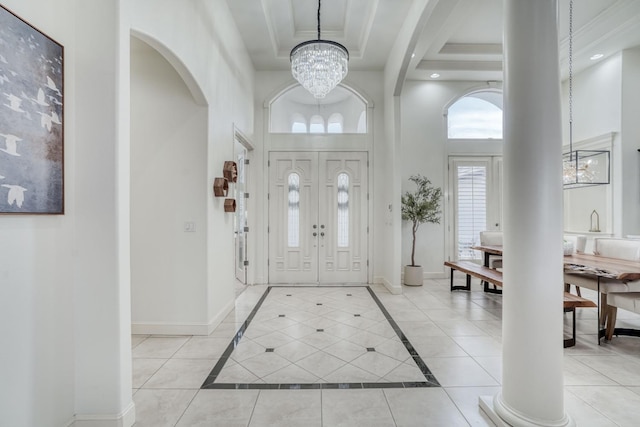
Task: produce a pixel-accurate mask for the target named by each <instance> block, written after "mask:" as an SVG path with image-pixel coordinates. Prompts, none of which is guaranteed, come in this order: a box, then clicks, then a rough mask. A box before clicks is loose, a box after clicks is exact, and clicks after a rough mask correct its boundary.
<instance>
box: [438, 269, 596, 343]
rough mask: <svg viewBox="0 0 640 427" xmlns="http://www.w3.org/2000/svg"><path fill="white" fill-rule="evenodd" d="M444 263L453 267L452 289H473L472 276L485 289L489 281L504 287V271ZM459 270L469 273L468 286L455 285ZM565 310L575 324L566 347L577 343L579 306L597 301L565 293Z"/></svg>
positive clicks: (594, 305)
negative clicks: (480, 282) (455, 274)
mask: <svg viewBox="0 0 640 427" xmlns="http://www.w3.org/2000/svg"><path fill="white" fill-rule="evenodd" d="M444 265H445V266H447V267H449V268H450V269H451V286H450V287H451V290H452V291H454V290H465V291H470V290H471V276H473V277H477V278H478V279H480V280H482V281H483V282H484V283H485V285H484V286H485V289H486V287H487V285H488V283H492V284H494V285H496V286H500V287H502V272H501V271H499V270H494V269H492V268H489V267H485V266H483V265H480V264H476V263H475V262H472V261H464V260H463V261H445V262H444ZM454 270H458V271H460V272H462V273H464V274H466V275H467V283H466V286H454V285H453V272H454ZM563 305H564V311H565V312H571V313H572V314H573V326H572V334H571V338H565V340H564V347H572V346H574V345H576V308H577V307H597V305H596V303H594V302H593V301H591V300H588V299H586V298H582V297H581V296H579V295H574V294H570V293H569V292H565V293H564V304H563Z"/></svg>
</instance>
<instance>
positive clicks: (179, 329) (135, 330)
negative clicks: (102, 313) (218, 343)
mask: <svg viewBox="0 0 640 427" xmlns="http://www.w3.org/2000/svg"><path fill="white" fill-rule="evenodd" d="M235 304H236V302H235V299H233V300H231V301H229V303H228V304H227V305H226V306H225V307H224V308H223V309H222V310H221V311H220V312H218V314H216V315H215V316H214V317H213V318H212V319H211V320H209V322H208V323H171V322H134V323H131V333H132V334H133V335H209V334H210V333H211V332H213V330H214V329H215V328H217V327H218V325H220V323H222V321H223V320H224V318H225V317H227V315H228V314H229V313H231V311H232V310H233V308H234V307H235Z"/></svg>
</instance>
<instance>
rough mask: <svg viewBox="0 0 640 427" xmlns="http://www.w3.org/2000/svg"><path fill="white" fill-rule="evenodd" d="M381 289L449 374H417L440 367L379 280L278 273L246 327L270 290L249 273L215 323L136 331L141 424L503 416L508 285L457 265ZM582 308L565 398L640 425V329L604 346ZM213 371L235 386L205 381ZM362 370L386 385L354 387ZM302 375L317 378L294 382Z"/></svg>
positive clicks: (579, 415)
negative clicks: (457, 274) (500, 286)
mask: <svg viewBox="0 0 640 427" xmlns="http://www.w3.org/2000/svg"><path fill="white" fill-rule="evenodd" d="M371 289H372V290H373V291H374V293H375V295H376V296H377V298H378V299H379V300H380V302H381V303H382V304H383V305H384V307H385V309H386V310H387V312H388V313H389V315H390V316H391V318H392V319H393V321H394V322H393V323H395V325H396V326H397V327H398V328H399V329H400V330H401V331H402V332H403V333H404V335H405V338H406V340H405V341H407V342H409V343H410V344H411V347H412V348H414V349H415V353H417V355H419V359H420V360H421V361H423V362H424V365H425V366H426V367H427V368H428V371H427V372H428V373H431V374H432V375H433V376H434V377H435V379H436V380H437V382H438V383H439V384H440V385H441V386H440V387H438V386H433V385H434V384H430V385H432V386H430V387H411V388H406V385H407V384H409V383H412V382H415V381H418V382H424V381H426V380H427V378H429V377H425V373H424V372H423V371H422V370H421V369H420V366H419V362H418V364H416V360H418V359H416V358H415V357H414V356H412V355H411V353H410V352H409V350H407V347H406V346H405V345H404V344H402V339H401V337H400V336H398V334H397V333H396V330H394V328H393V325H392V323H390V322H388V321H387V319H386V318H385V316H384V314H383V312H382V311H381V310H380V309H379V308H378V307H377V305H376V304H375V301H374V299H373V298H372V297H371V296H370V295H369V292H368V291H367V288H365V287H361V288H354V287H332V288H324V287H322V288H319V287H294V288H291V287H286V288H285V287H283V288H277V287H273V288H271V290H270V291H269V294H268V296H267V297H266V298H265V299H264V301H263V303H262V306H261V307H260V309H259V310H257V312H255V313H254V316H253V318H252V319H251V322H250V323H249V326H248V327H246V330H244V333H243V334H242V336H241V337H237V332H238V331H239V330H240V329H241V328H242V327H243V325H244V324H245V321H246V320H247V318H248V317H249V316H250V315H251V314H252V312H253V310H254V308H255V307H256V304H257V303H258V302H259V301H260V299H261V298H262V297H263V295H264V294H265V291H266V290H267V286H250V287H246V289H245V288H244V287H241V286H239V287H238V298H237V300H236V307H235V310H234V311H233V312H232V313H231V314H230V315H229V316H228V317H227V318H226V319H225V320H224V321H223V322H222V323H221V324H220V326H219V327H218V328H217V329H216V330H215V331H214V332H213V333H212V334H211V335H209V336H208V337H197V336H194V337H170V336H141V335H135V336H133V337H132V346H133V387H134V395H133V398H134V402H135V404H136V418H137V422H136V426H153V427H160V426H225V427H230V426H245V427H246V426H250V427H256V426H305V427H306V426H349V427H356V426H367V427H368V426H447V427H448V426H466V425H474V426H487V425H492V423H491V422H490V421H489V420H488V418H487V417H486V416H485V415H484V413H483V412H482V411H481V410H480V409H479V407H478V396H480V395H492V394H495V393H496V392H497V391H498V390H499V385H500V382H501V375H502V374H501V320H500V317H501V310H502V306H501V304H502V297H501V296H499V295H493V294H485V293H483V292H482V290H481V287H480V286H479V284H478V283H477V282H474V284H473V286H472V292H460V291H457V292H454V293H451V292H450V291H449V281H448V279H443V280H427V281H426V282H425V285H424V286H422V287H416V288H411V287H405V288H404V294H403V295H391V294H389V293H388V292H387V291H386V290H385V289H384V288H383V287H381V286H378V285H372V286H371ZM347 294H351V296H350V297H348V296H347ZM287 295H291V296H290V297H289V296H287ZM583 296H586V297H591V298H594V297H595V294H594V293H591V294H590V293H589V291H588V290H583ZM317 304H322V305H317ZM355 314H360V316H354V315H355ZM282 315H284V316H283V317H281V316H282ZM565 317H566V322H567V323H566V325H565V326H566V328H565V329H566V331H567V332H568V331H570V319H571V316H570V315H569V314H567V315H566V316H565ZM618 317H619V320H618V325H619V326H621V327H631V328H639V329H640V316H637V315H634V314H632V313H628V312H624V311H619V316H618ZM577 318H578V325H577V334H578V337H577V345H576V346H575V347H572V348H567V349H565V350H564V353H565V407H566V410H567V412H568V413H569V414H570V415H571V416H572V417H573V418H574V420H575V421H576V423H577V425H579V426H637V425H639V423H640V421H639V420H640V338H635V337H614V339H613V340H612V341H611V342H608V343H604V344H603V345H601V346H598V345H597V343H596V338H595V329H596V327H595V322H596V320H595V319H596V310H595V309H581V310H579V311H578V314H577ZM318 329H324V331H321V332H319V331H318ZM234 338H236V339H235V341H236V345H235V346H234V347H232V348H231V350H232V351H230V352H229V353H228V356H229V357H228V359H227V360H226V362H225V363H224V365H222V364H221V363H220V361H221V359H222V358H223V357H224V356H225V352H226V351H229V346H230V343H231V342H232V340H233V339H234ZM238 338H239V339H238ZM401 344H402V345H401ZM367 348H373V349H375V351H367ZM267 349H273V351H269V352H267V351H266V350H267ZM216 366H220V369H219V370H218V371H217V375H216V377H215V379H214V378H212V377H211V373H212V371H214V368H215V367H216ZM207 381H208V382H209V383H212V384H218V386H214V387H226V386H225V384H227V385H228V387H233V388H229V389H226V388H213V389H206V388H205V389H203V388H201V387H202V385H203V384H204V383H206V382H207ZM363 382H364V383H373V387H374V388H367V387H365V388H363V387H357V388H356V387H353V385H354V384H359V383H360V384H361V383H363ZM292 383H295V384H305V385H306V387H309V388H305V387H300V388H301V389H284V388H287V387H289V385H290V384H292ZM252 384H253V385H252ZM314 384H316V385H314ZM326 384H333V385H335V384H350V388H348V389H344V388H338V387H334V386H330V388H322V387H324V385H326ZM376 384H377V385H376ZM238 385H240V386H241V387H244V389H237V386H238ZM250 385H252V386H250ZM274 386H278V387H280V389H270V388H269V387H274ZM383 386H384V387H383ZM250 387H258V388H250ZM312 387H317V388H312ZM386 387H391V388H386Z"/></svg>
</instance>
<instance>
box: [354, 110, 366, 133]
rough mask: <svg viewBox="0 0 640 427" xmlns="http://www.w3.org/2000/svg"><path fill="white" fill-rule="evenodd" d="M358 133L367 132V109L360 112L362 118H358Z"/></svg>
mask: <svg viewBox="0 0 640 427" xmlns="http://www.w3.org/2000/svg"><path fill="white" fill-rule="evenodd" d="M356 132H357V133H367V112H366V110H365V111H363V112H362V113H360V118H359V119H358V130H357V131H356Z"/></svg>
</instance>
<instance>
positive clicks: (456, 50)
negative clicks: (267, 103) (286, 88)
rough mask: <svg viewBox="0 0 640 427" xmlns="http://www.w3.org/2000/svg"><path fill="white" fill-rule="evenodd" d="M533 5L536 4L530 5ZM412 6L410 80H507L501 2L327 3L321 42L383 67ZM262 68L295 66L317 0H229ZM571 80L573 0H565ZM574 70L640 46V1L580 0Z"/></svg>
mask: <svg viewBox="0 0 640 427" xmlns="http://www.w3.org/2000/svg"><path fill="white" fill-rule="evenodd" d="M532 1H534V0H532ZM414 2H418V3H426V4H427V6H426V10H427V11H428V12H427V13H426V15H425V17H426V19H424V20H422V21H420V22H421V23H422V24H423V26H422V27H420V28H415V29H413V32H414V39H415V40H416V45H415V49H414V51H413V52H406V55H409V56H411V55H412V54H415V55H413V56H412V57H411V60H410V62H409V66H408V69H407V78H408V79H417V80H427V79H431V75H432V74H434V73H437V74H439V75H440V77H439V78H440V79H443V80H479V81H492V80H497V81H501V80H502V7H503V0H429V1H425V0H322V8H321V28H322V38H323V39H327V40H333V41H336V42H339V43H341V44H343V45H344V46H346V47H347V49H348V50H349V52H350V57H351V58H350V62H349V67H350V69H352V70H382V69H384V66H385V63H386V60H387V58H388V56H389V53H390V51H391V49H392V47H393V44H394V42H395V39H396V37H397V35H398V33H399V32H400V31H402V30H403V29H404V30H406V28H403V27H404V26H405V25H406V22H407V21H409V19H408V18H409V16H408V14H409V13H411V12H410V11H412V10H415V9H412V8H411V6H412V4H413V3H414ZM227 3H228V5H229V8H230V10H231V13H232V15H233V18H234V20H235V21H236V24H237V26H238V28H239V29H240V32H241V34H242V37H243V39H244V42H245V44H246V46H247V49H248V50H249V54H250V56H251V58H252V61H253V64H254V66H255V68H256V69H257V70H286V69H289V52H290V51H291V48H292V47H294V46H295V45H297V44H298V43H300V42H303V41H306V40H310V39H315V38H316V37H317V21H316V19H317V9H318V1H317V0H227ZM559 22H560V26H559V34H560V39H561V40H560V48H561V49H560V52H561V61H562V62H561V67H562V70H563V74H564V75H565V76H566V74H567V72H566V70H567V69H568V66H567V53H568V34H569V0H559ZM573 31H574V37H573V40H574V56H573V59H574V61H573V62H574V70H575V71H576V72H578V71H579V70H580V69H583V68H585V67H588V66H590V65H592V64H593V63H594V61H593V60H590V59H589V58H590V57H591V56H592V55H594V54H597V53H600V54H603V55H604V58H606V57H608V56H611V55H614V54H616V53H617V52H619V51H620V50H622V49H626V48H629V47H633V46H639V45H640V0H574V12H573Z"/></svg>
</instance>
